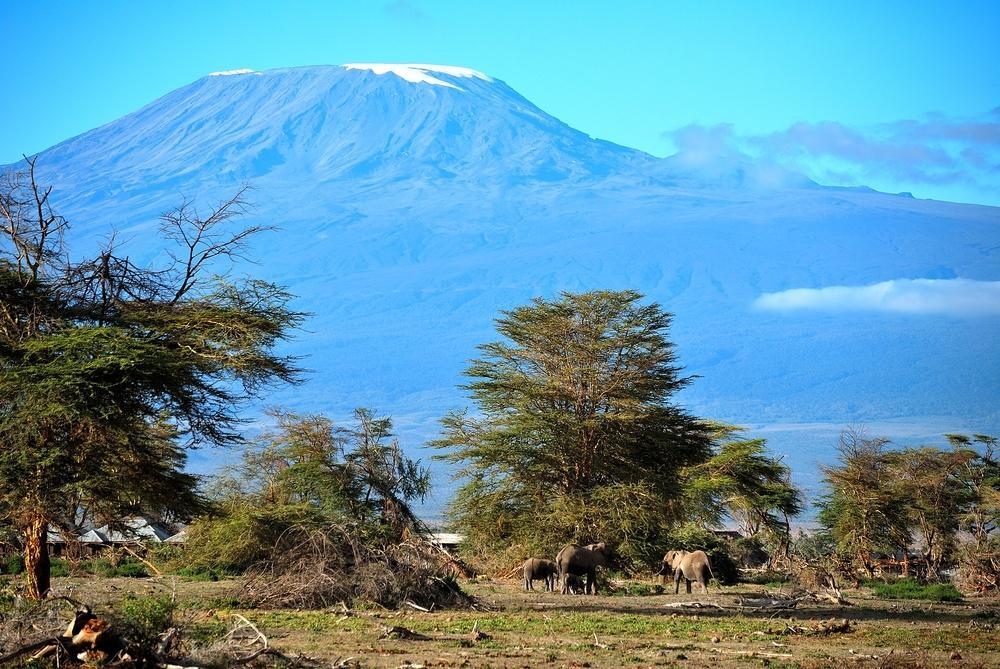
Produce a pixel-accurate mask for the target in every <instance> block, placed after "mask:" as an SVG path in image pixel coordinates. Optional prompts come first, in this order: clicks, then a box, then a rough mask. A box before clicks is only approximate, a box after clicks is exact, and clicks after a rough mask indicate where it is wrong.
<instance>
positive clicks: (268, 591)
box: [241, 525, 471, 608]
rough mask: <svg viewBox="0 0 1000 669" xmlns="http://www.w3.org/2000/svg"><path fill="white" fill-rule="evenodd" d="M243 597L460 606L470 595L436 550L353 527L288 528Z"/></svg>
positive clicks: (257, 601)
mask: <svg viewBox="0 0 1000 669" xmlns="http://www.w3.org/2000/svg"><path fill="white" fill-rule="evenodd" d="M241 599H242V600H243V601H245V602H247V603H249V604H251V605H254V606H260V607H278V608H285V607H295V608H300V607H304V608H322V607H326V606H331V605H333V604H336V603H338V602H349V603H361V604H364V603H373V604H377V605H378V606H381V607H386V608H395V607H397V606H399V605H401V604H402V603H403V602H404V601H407V600H411V601H413V602H416V603H417V604H420V605H423V606H427V607H430V606H436V607H442V606H461V605H467V604H468V603H470V601H471V598H470V597H469V596H468V595H466V594H465V593H464V592H462V589H461V588H460V587H459V585H458V582H457V580H456V579H455V577H454V575H452V574H449V573H447V572H446V571H445V569H444V568H443V566H442V563H441V562H440V559H439V556H438V555H437V554H436V553H432V552H429V551H423V550H421V549H420V548H418V547H416V546H414V545H412V544H409V543H399V544H397V543H391V542H386V543H380V542H377V541H371V539H370V538H369V539H368V540H367V541H366V540H365V539H364V538H362V536H360V535H359V532H358V531H357V528H355V527H343V526H338V525H328V526H326V527H323V528H316V527H311V526H306V527H293V528H291V529H289V530H288V531H287V532H286V533H285V534H284V535H282V537H281V540H280V542H279V544H278V545H277V546H275V547H274V551H273V555H272V558H271V559H270V560H269V561H267V562H266V563H263V564H262V565H261V566H259V567H257V568H255V569H253V570H252V571H251V572H250V573H249V575H248V576H247V578H246V580H245V581H244V584H243V591H242V596H241Z"/></svg>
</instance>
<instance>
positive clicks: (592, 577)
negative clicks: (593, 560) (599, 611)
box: [587, 569, 597, 595]
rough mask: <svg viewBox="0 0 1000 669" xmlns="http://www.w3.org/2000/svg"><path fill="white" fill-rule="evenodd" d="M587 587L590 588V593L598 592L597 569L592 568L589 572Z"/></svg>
mask: <svg viewBox="0 0 1000 669" xmlns="http://www.w3.org/2000/svg"><path fill="white" fill-rule="evenodd" d="M587 588H588V589H589V590H590V594H592V595H596V594H597V570H596V569H591V570H590V571H589V572H587Z"/></svg>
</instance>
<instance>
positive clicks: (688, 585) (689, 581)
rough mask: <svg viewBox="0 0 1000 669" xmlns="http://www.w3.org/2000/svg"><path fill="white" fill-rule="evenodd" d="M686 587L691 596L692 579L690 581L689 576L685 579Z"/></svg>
mask: <svg viewBox="0 0 1000 669" xmlns="http://www.w3.org/2000/svg"><path fill="white" fill-rule="evenodd" d="M684 585H686V586H687V594H689V595H690V594H691V579H689V578H688V577H687V576H685V577H684Z"/></svg>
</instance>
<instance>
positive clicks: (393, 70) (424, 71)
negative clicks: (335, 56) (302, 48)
mask: <svg viewBox="0 0 1000 669" xmlns="http://www.w3.org/2000/svg"><path fill="white" fill-rule="evenodd" d="M344 67H345V68H347V69H348V70H370V71H372V72H374V73H375V74H395V75H396V76H397V77H399V78H400V79H403V80H404V81H409V82H410V83H412V84H430V85H432V86H447V87H448V88H458V86H456V85H455V84H452V83H449V82H447V81H444V80H442V79H439V78H437V77H435V76H433V75H431V74H429V73H430V72H434V73H436V74H445V75H448V76H449V77H464V78H470V77H474V78H476V79H482V80H483V81H489V82H492V81H493V79H492V77H489V76H487V75H485V74H483V73H482V72H479V71H478V70H473V69H470V68H468V67H457V66H455V65H423V64H416V63H407V64H401V63H347V64H345V65H344Z"/></svg>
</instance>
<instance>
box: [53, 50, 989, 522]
mask: <svg viewBox="0 0 1000 669" xmlns="http://www.w3.org/2000/svg"><path fill="white" fill-rule="evenodd" d="M651 85H653V84H652V83H651ZM679 94H681V93H679ZM622 122H623V123H625V122H627V119H623V121H622ZM38 167H39V172H40V175H41V178H42V180H43V181H45V182H47V183H49V184H51V185H53V186H54V187H55V195H54V197H55V198H56V200H55V202H56V205H57V207H58V209H59V210H60V212H61V213H62V214H64V215H65V216H67V217H68V218H69V220H70V221H71V223H72V226H73V227H72V231H71V241H72V244H73V249H74V250H75V252H76V253H78V254H81V255H82V254H85V253H87V252H88V251H91V250H93V248H94V247H95V246H96V244H98V243H99V242H100V241H101V240H102V239H104V238H106V237H107V236H108V235H109V234H110V233H111V232H112V231H114V232H115V234H116V236H117V239H118V240H120V242H121V243H122V244H123V245H124V249H125V250H127V252H128V253H129V255H130V257H131V258H132V259H133V260H136V261H154V260H155V259H156V258H157V257H158V256H160V255H161V254H162V252H163V242H162V240H161V239H160V238H159V237H158V236H157V235H156V234H155V231H156V229H157V216H158V215H159V214H160V213H161V212H163V211H165V210H167V209H169V208H171V207H173V206H175V205H177V204H178V203H179V202H181V201H182V199H185V198H186V199H187V200H190V201H193V202H194V203H196V204H197V205H198V206H200V207H202V208H203V209H206V210H207V209H208V208H209V207H210V206H211V205H212V204H214V203H216V202H218V201H219V200H221V199H223V198H225V197H227V196H229V195H231V194H233V193H234V192H235V191H236V190H237V189H238V188H239V187H240V185H241V184H244V183H246V184H249V185H250V186H252V188H253V190H252V191H251V193H250V199H251V200H252V201H253V204H254V206H253V207H252V209H251V210H250V211H249V212H248V214H247V216H246V218H245V219H244V220H245V222H246V223H264V224H269V225H275V226H278V227H279V228H280V230H279V231H277V232H272V233H268V234H266V235H263V236H261V237H259V238H258V239H257V241H256V244H255V247H254V248H253V250H252V254H253V255H254V256H255V257H256V258H257V260H258V264H256V265H249V264H242V265H240V266H239V267H237V268H236V271H239V272H249V273H253V274H255V275H258V276H262V277H264V278H267V279H270V280H274V281H277V282H279V283H282V284H284V285H286V286H288V287H289V289H290V290H291V292H293V293H294V294H296V295H297V296H298V299H297V300H296V306H297V308H299V309H301V310H304V311H309V312H312V313H313V316H312V317H311V318H310V319H309V321H308V323H307V325H306V327H305V329H304V330H303V331H302V332H300V333H299V335H298V338H297V340H296V341H295V342H294V343H293V344H292V345H291V346H289V349H290V352H292V353H296V354H301V355H304V356H308V357H307V358H306V359H305V360H304V364H305V365H306V366H307V367H308V368H309V369H310V370H311V371H310V373H309V375H308V381H307V383H306V384H304V385H302V386H299V387H296V388H292V389H278V390H277V391H275V392H274V393H272V394H269V395H268V397H267V398H266V403H267V404H279V405H284V406H287V407H289V408H292V409H295V410H298V411H322V412H325V413H328V414H331V415H333V416H335V417H339V416H346V415H347V414H348V413H349V411H350V409H352V408H353V407H355V406H370V407H374V408H375V409H376V410H378V411H380V412H382V413H388V414H392V415H393V417H394V418H395V420H396V424H397V428H398V431H399V433H400V435H401V440H402V442H403V444H404V446H406V447H407V449H408V450H409V451H410V452H411V453H412V454H416V455H418V456H422V457H425V456H426V455H427V454H426V452H424V451H421V450H420V447H421V446H422V444H423V442H424V441H425V440H427V439H429V438H432V437H433V436H434V435H435V434H436V430H437V424H436V420H437V418H439V417H440V416H441V415H443V414H444V412H446V411H447V410H449V409H452V408H461V407H464V406H466V405H467V399H466V396H465V394H464V392H463V391H462V390H461V389H460V388H459V387H458V385H459V384H461V383H462V381H463V377H462V376H461V371H462V370H463V369H464V367H465V366H466V363H467V361H468V359H469V358H471V357H473V356H474V355H475V354H476V348H475V347H476V344H478V343H483V342H486V341H490V340H492V339H494V338H495V333H494V330H493V324H492V319H493V318H494V317H496V316H497V314H498V312H499V311H500V310H501V309H505V308H511V307H513V306H516V305H519V304H522V303H524V302H526V301H527V300H529V299H530V298H532V297H534V296H553V295H555V294H556V293H558V291H583V290H591V289H598V288H610V289H624V288H635V289H637V290H639V291H641V292H643V293H644V294H645V295H647V296H648V298H649V299H650V300H655V301H657V302H659V303H661V304H662V305H664V306H665V307H666V308H667V309H668V310H669V311H671V312H673V313H674V314H675V320H674V324H673V329H672V337H673V339H674V340H675V342H676V343H677V346H678V353H679V354H680V357H681V359H682V362H683V363H684V365H685V366H686V369H687V371H688V372H689V373H690V374H693V375H697V376H698V378H697V379H696V380H695V381H694V382H693V383H692V384H691V386H690V387H689V388H688V389H687V390H685V391H684V392H683V395H682V396H681V397H680V398H678V399H679V401H681V402H682V403H683V404H685V405H686V406H687V407H688V408H689V409H690V410H691V411H692V412H694V413H696V414H698V415H702V416H706V417H711V418H714V419H718V420H725V421H729V422H734V423H741V424H747V425H750V426H751V427H753V428H754V431H753V433H754V434H759V435H761V436H766V437H768V438H769V441H770V443H771V445H772V447H773V448H774V449H775V450H777V451H778V452H780V453H783V454H784V455H785V456H786V461H787V462H789V463H790V464H791V465H792V466H793V468H794V469H795V476H796V480H797V481H798V482H799V483H800V484H802V485H803V486H805V487H807V488H809V489H812V488H814V486H815V484H816V480H817V475H818V474H817V467H816V464H817V462H824V461H828V460H829V459H830V458H831V457H832V456H833V452H834V445H835V443H836V435H837V430H839V429H840V428H841V427H843V426H845V425H848V424H853V425H867V426H868V427H869V429H870V430H871V431H873V432H876V433H879V434H886V435H887V436H890V437H893V438H896V439H898V440H900V441H904V442H905V441H914V440H917V441H920V440H932V439H934V435H940V433H941V432H945V431H962V430H966V431H971V430H975V431H977V432H987V433H989V432H991V431H992V433H994V434H995V433H997V432H998V431H1000V410H998V403H997V399H998V397H1000V360H998V358H997V356H996V355H995V353H996V342H997V341H998V336H1000V313H998V312H1000V308H997V306H996V301H997V300H996V297H994V296H995V295H996V293H995V292H992V291H995V290H996V288H995V287H996V286H997V285H1000V284H997V283H995V282H997V281H998V280H1000V210H998V209H997V208H991V207H984V206H973V205H961V204H952V203H945V202H935V201H928V200H916V199H912V198H910V197H904V196H897V195H889V194H883V193H878V192H874V191H870V190H866V189H842V188H828V187H823V186H820V185H817V184H815V183H812V182H810V181H808V180H806V179H804V178H802V177H800V176H798V175H795V174H789V173H780V174H775V173H774V172H773V171H769V170H765V169H762V168H759V167H758V166H757V165H754V164H753V163H749V162H741V163H733V164H719V163H715V164H712V165H711V166H691V165H689V164H686V163H684V162H682V161H679V160H673V159H660V158H655V157H653V156H650V155H648V154H645V153H643V152H641V151H637V150H633V149H629V148H626V147H622V146H618V145H615V144H612V143H609V142H605V141H601V140H597V139H593V138H591V137H589V136H588V135H586V134H585V133H582V132H579V131H577V130H575V129H573V128H571V127H569V126H568V125H566V124H565V123H562V122H561V121H559V120H558V119H556V118H553V117H552V116H550V115H548V114H546V113H545V112H544V111H542V110H541V109H539V108H537V107H535V106H534V105H533V104H531V102H529V101H528V100H526V99H524V98H523V97H521V96H520V95H518V93H517V92H515V91H514V90H513V89H511V88H510V87H508V86H507V85H506V84H504V83H503V82H502V81H499V80H498V79H495V78H493V77H490V76H488V75H486V74H483V73H479V72H476V71H473V70H468V69H465V68H458V67H440V66H429V65H388V64H384V65H365V64H361V65H348V66H322V67H302V68H289V69H282V70H272V71H267V72H252V71H249V70H237V71H233V72H223V73H216V74H214V75H210V76H207V77H204V78H202V79H199V80H198V81H195V82H194V83H192V84H190V85H188V86H185V87H183V88H181V89H178V90H176V91H173V92H172V93H169V94H167V95H165V96H164V97H162V98H160V99H159V100H156V101H154V102H152V103H151V104H149V105H148V106H146V107H144V108H142V109H140V110H138V111H136V112H134V113H132V114H129V115H128V116H125V117H123V118H121V119H119V120H117V121H114V122H112V123H109V124H107V125H105V126H103V127H100V128H97V129H95V130H92V131H90V132H87V133H85V134H83V135H80V136H79V137H75V138H73V139H69V140H67V141H65V142H63V143H61V144H59V145H57V146H55V147H52V148H51V149H49V150H47V151H44V152H42V153H41V154H40V156H39V158H38ZM955 282H959V283H955ZM886 285H888V287H887V288H886V287H885V286H886ZM878 286H883V287H882V288H879V287H878ZM831 290H833V291H834V292H833V293H831V292H830V291H831ZM837 291H840V292H837ZM966 298H968V299H966ZM991 305H992V306H991ZM258 409H259V407H257V406H254V407H248V416H251V417H252V416H254V415H257V412H258ZM229 457H233V456H232V454H219V453H214V452H204V453H202V454H201V455H200V456H198V457H196V459H195V460H194V463H195V466H196V468H198V469H201V470H207V469H211V468H212V467H213V466H214V465H215V464H216V463H218V462H219V461H221V460H224V459H226V458H229ZM435 467H436V468H437V475H438V480H439V482H441V484H442V485H441V486H440V487H439V492H438V493H437V494H436V495H435V497H434V499H433V500H431V502H430V503H429V507H428V508H429V509H430V511H429V512H433V510H434V509H437V508H439V507H440V504H441V502H442V501H443V500H444V499H446V498H447V495H448V492H447V489H448V486H447V484H446V483H445V482H446V480H447V473H448V472H447V471H446V470H445V469H443V467H444V465H435Z"/></svg>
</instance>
